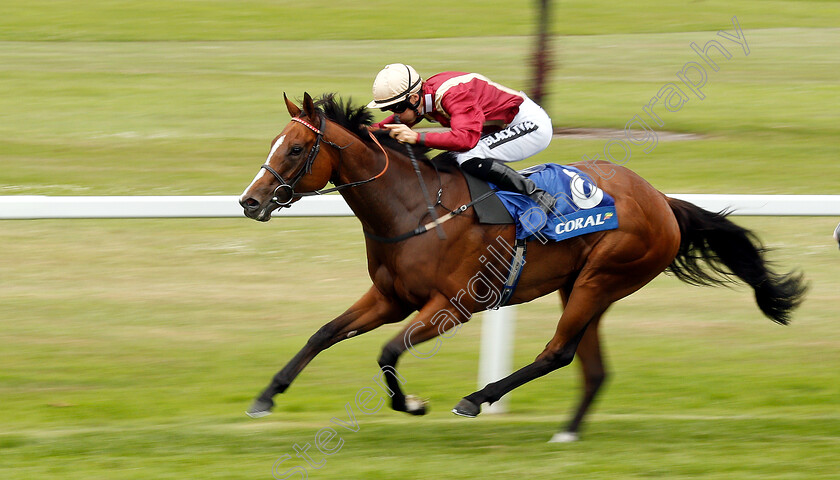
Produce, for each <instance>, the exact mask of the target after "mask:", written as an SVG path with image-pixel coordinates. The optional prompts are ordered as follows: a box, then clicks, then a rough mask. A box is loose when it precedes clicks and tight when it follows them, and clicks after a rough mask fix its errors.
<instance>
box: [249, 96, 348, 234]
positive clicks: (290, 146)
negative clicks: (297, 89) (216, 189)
mask: <svg viewBox="0 0 840 480" xmlns="http://www.w3.org/2000/svg"><path fill="white" fill-rule="evenodd" d="M283 99H284V100H285V101H286V107H287V108H288V109H289V115H291V116H292V121H290V122H289V124H288V125H286V127H285V128H284V129H283V131H282V132H280V135H278V136H277V137H275V138H274V141H272V142H271V148H270V150H269V153H268V158H267V159H266V161H265V164H263V166H262V167H260V171H259V172H258V173H257V176H256V177H254V180H253V181H252V182H251V184H250V185H248V188H246V189H245V191H244V192H243V193H242V196H240V197H239V204H240V205H242V208H243V209H245V215H246V216H247V217H249V218H253V219H255V220H259V221H261V222H266V221H268V220H269V219H271V212H273V211H274V210H276V209H278V208H282V207H288V206H289V205H291V204H292V203H294V202H296V201H297V200H299V199H300V197H301V195H300V193H299V192H313V191H316V190H318V189H321V188H323V187H324V186H325V185H326V184H327V182H328V181H329V180H330V176H331V175H332V162H331V160H330V159H331V158H332V156H334V155H335V152H327V150H330V148H329V147H328V148H326V149H322V148H321V147H322V146H325V145H332V146H334V144H332V143H331V142H329V141H327V140H325V139H324V133H323V130H324V125H325V123H326V120H325V119H324V116H323V114H322V113H321V112H320V111H319V110H318V109H317V108H316V107H315V104H314V102H313V101H312V97H310V96H309V94H308V93H305V94H304V96H303V105H302V108H299V107H298V106H297V105H295V104H294V103H292V102H291V101H290V100H289V99H288V98H286V94H285V93H284V94H283ZM319 153H320V155H319Z"/></svg>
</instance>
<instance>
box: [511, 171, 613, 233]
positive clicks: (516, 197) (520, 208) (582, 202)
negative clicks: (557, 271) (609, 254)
mask: <svg viewBox="0 0 840 480" xmlns="http://www.w3.org/2000/svg"><path fill="white" fill-rule="evenodd" d="M520 173H522V174H523V175H526V176H528V177H529V178H530V179H531V180H533V181H534V183H536V184H537V187H539V188H541V189H543V190H545V191H546V192H548V193H550V194H551V195H553V196H554V198H556V199H557V204H556V205H555V214H554V215H546V214H545V213H544V212H543V211H542V210H541V209H540V208H539V207H538V206H537V204H536V203H535V202H534V201H533V200H531V199H530V198H528V197H527V196H525V195H522V194H519V193H513V192H506V191H502V190H500V191H498V192H496V195H497V196H498V197H499V199H500V200H501V201H502V204H504V206H505V208H507V210H508V211H509V212H510V215H511V216H512V217H513V219H514V223H516V238H519V239H522V238H528V239H530V237H535V238H536V239H541V240H543V241H545V239H550V240H554V241H557V242H559V241H560V240H565V239H567V238H572V237H576V236H578V235H583V234H586V233H592V232H599V231H602V230H613V229H616V228H618V215H616V211H615V201H614V200H613V198H612V197H610V196H609V195H607V194H606V192H604V191H603V190H601V189H600V188H598V185H597V184H596V183H595V182H593V181H592V180H591V179H590V178H589V176H588V175H587V174H586V173H583V172H582V171H580V170H578V169H577V168H575V167H569V166H566V165H557V164H554V163H546V164H542V165H536V166H534V167H531V168H528V169H526V170H522V171H521V172H520ZM494 188H495V186H494Z"/></svg>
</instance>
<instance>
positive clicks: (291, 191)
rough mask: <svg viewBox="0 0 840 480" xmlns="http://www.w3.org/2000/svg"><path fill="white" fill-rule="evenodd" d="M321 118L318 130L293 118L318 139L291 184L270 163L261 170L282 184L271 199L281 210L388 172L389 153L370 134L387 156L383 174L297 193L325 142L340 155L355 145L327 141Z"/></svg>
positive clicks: (299, 119) (323, 118)
mask: <svg viewBox="0 0 840 480" xmlns="http://www.w3.org/2000/svg"><path fill="white" fill-rule="evenodd" d="M320 117H321V128H316V127H315V126H314V125H312V124H311V123H309V122H307V121H306V120H303V119H301V118H298V117H293V118H292V121H293V122H298V123H300V124H301V125H303V126H304V127H306V128H308V129H310V130H312V131H313V132H315V135H316V137H315V145H313V146H312V149H311V150H309V156H307V157H306V162H304V164H303V167H302V168H301V169H300V170H298V172H297V173H296V174H295V176H294V177H293V178H292V181H291V182H287V181H286V180H285V179H283V177H282V176H281V175H280V174H279V173H277V170H274V169H273V168H271V166H270V165H269V164H268V163H266V164H265V165H263V166H262V167H260V168H264V169H266V171H268V173H270V174H272V175H274V178H276V179H277V181H278V182H280V185H278V186H277V187H276V188H275V189H274V193H273V194H272V197H271V202H273V203H276V204H277V205H278V206H279V207H280V208H284V207H289V206H290V205H291V203H292V201H293V200H294V199H295V198H300V197H309V196H313V195H324V194H326V193H332V192H337V191H339V190H343V189H345V188H350V187H357V186H359V185H363V184H365V183H368V182H372V181H374V180H376V179H377V178H379V177H381V176H382V175H383V174H384V173H385V172H386V171H387V170H388V165H389V160H388V152H386V151H385V149H384V148H382V145H380V144H379V141H378V140H377V139H376V137H374V136H373V134H372V133H370V132H368V133H369V135H370V137H371V138H372V139H373V141H374V142H375V143H376V144H377V145H378V146H379V148H380V149H382V152H383V153H384V154H385V168H383V169H382V171H381V172H379V173H378V174H376V175H375V176H373V177H371V178H368V179H367V180H361V181H358V182H352V183H345V184H343V185H338V186H336V187H335V188H328V189H325V190H316V191H314V192H302V193H296V192H295V187H296V186H297V184H298V182H300V180H301V179H302V178H303V177H304V175H306V174H308V173H311V172H312V165H313V164H314V163H315V158H316V157H317V156H318V153H319V152H320V150H321V142H324V143H326V144H327V145H329V146H331V147H333V148H335V149H336V150H338V151H339V154H340V153H341V151H342V150H344V149H345V148H347V147H349V146H350V145H352V144H353V143H352V142H351V143H349V144H347V145H345V146H343V147H342V146H340V145H337V144H335V143H333V142H331V141H329V140H327V139H326V138H324V127H326V125H327V120H326V118H325V117H324V115H323V114H321V115H320ZM270 160H271V159H270V158H269V161H270ZM333 183H335V182H333ZM284 190H285V191H286V193H287V194H288V200H283V201H281V200H280V193H282V192H283V191H284Z"/></svg>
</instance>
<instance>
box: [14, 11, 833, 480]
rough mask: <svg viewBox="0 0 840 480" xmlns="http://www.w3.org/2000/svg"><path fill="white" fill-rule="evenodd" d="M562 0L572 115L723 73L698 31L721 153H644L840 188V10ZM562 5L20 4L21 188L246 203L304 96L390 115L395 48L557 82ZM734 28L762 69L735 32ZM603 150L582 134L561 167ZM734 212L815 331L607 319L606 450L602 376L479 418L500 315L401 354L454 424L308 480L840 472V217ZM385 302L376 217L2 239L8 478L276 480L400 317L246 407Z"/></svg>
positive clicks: (694, 319) (626, 116)
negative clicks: (297, 362) (470, 415)
mask: <svg viewBox="0 0 840 480" xmlns="http://www.w3.org/2000/svg"><path fill="white" fill-rule="evenodd" d="M555 3H556V4H555V5H554V9H555V10H554V15H555V17H554V22H553V31H554V32H555V33H556V34H557V36H556V37H555V39H554V45H555V51H554V57H553V62H554V64H555V68H556V69H555V71H554V72H553V75H552V77H551V83H550V85H549V97H548V100H547V102H545V103H546V106H547V108H548V110H549V111H550V113H551V115H552V118H553V119H554V122H555V125H556V126H566V127H607V128H622V127H623V126H624V124H625V123H626V122H627V121H628V120H630V119H631V118H632V117H633V116H634V115H636V114H640V113H641V107H642V106H644V105H645V104H647V102H648V100H649V99H650V97H652V96H653V95H655V94H656V92H657V91H658V89H659V88H660V87H661V86H662V85H664V84H665V83H667V82H674V81H676V77H675V75H674V74H675V73H676V72H677V71H678V70H679V69H680V68H681V67H682V66H683V65H684V64H685V63H686V62H689V61H696V59H697V57H696V55H695V54H694V53H693V52H692V51H691V49H690V48H689V42H695V43H698V44H700V45H701V46H702V45H703V44H705V42H707V41H709V40H712V39H718V40H720V41H721V43H722V44H724V45H725V46H727V47H729V46H732V47H733V48H732V49H730V52H731V53H732V54H733V57H732V58H731V59H729V60H721V61H720V62H719V63H720V65H721V70H720V71H719V72H709V78H708V83H707V86H706V88H705V89H704V92H705V93H706V99H705V100H703V101H702V102H700V101H698V100H697V99H696V98H692V99H691V100H690V101H689V102H688V103H687V104H686V105H685V106H684V107H683V109H682V110H681V111H679V112H676V113H667V114H664V115H663V119H664V120H665V122H666V125H665V126H664V127H662V128H663V129H665V130H669V131H676V132H685V133H693V134H697V135H699V136H700V139H695V140H689V141H678V142H677V141H664V140H662V141H660V143H659V145H658V146H657V147H656V149H655V150H654V151H653V152H651V153H650V154H647V155H645V154H642V153H641V150H634V152H633V157H632V159H631V160H630V162H628V164H627V166H629V167H631V168H633V169H634V170H636V171H637V172H639V173H640V174H642V175H643V176H645V177H646V178H647V179H648V180H649V181H650V182H651V183H653V184H654V185H655V186H657V187H658V188H660V189H661V190H663V191H669V192H682V193H818V194H837V193H840V192H838V190H840V189H838V186H840V180H838V179H840V167H838V163H837V153H838V151H839V150H840V148H838V147H840V131H838V129H839V127H838V124H840V122H838V121H840V108H838V107H840V86H838V84H837V78H838V73H840V57H838V55H837V51H838V49H839V48H840V28H838V27H840V20H838V19H840V6H839V5H838V4H837V3H836V2H819V1H814V2H795V1H775V2H759V1H745V2H739V3H737V4H733V3H732V2H722V1H703V2H653V1H644V2H634V3H632V4H626V5H616V4H613V3H612V2H604V1H601V0H599V1H594V2H592V1H590V2H583V1H569V2H555ZM533 6H534V2H525V1H509V2H497V1H491V2H487V1H483V2H478V1H466V2H458V3H457V4H453V3H452V2H440V1H430V2H424V5H423V6H422V8H417V6H416V5H415V6H412V7H411V8H407V7H405V6H396V5H394V4H393V3H391V2H382V1H372V2H353V3H350V2H326V1H315V2H307V3H299V2H268V1H263V2H258V1H249V2H231V1H201V2H199V1H169V2H156V1H148V2H140V1H122V2H93V1H80V2H79V1H77V2H69V1H67V2H66V1H52V2H45V1H35V2H31V1H30V2H20V1H9V2H5V3H4V5H3V8H2V10H3V12H2V13H3V15H0V92H2V93H0V166H2V168H0V194H3V195H12V194H39V195H141V194H148V195H174V194H195V195H211V194H225V195H231V194H238V193H239V192H240V191H241V190H242V189H243V188H244V187H245V185H247V184H248V182H249V181H250V180H251V178H252V177H253V175H254V173H255V171H256V169H257V168H258V166H259V164H260V163H261V162H262V160H263V159H264V158H265V154H266V151H267V149H268V143H269V141H270V140H271V139H272V138H273V137H274V136H275V135H276V134H277V132H278V131H279V130H280V129H282V127H283V125H285V123H286V122H287V121H288V114H287V113H286V111H285V110H286V109H285V106H284V105H283V103H282V93H283V92H284V91H285V92H288V93H289V94H290V96H293V97H294V96H300V95H302V93H303V91H309V92H310V93H313V94H318V93H321V92H326V91H337V92H339V93H340V94H342V95H343V96H350V97H352V98H354V99H356V101H357V102H358V103H361V102H366V101H367V99H368V96H369V95H370V93H369V92H370V82H371V81H372V78H373V76H374V75H375V74H376V72H377V71H378V70H379V68H381V67H382V66H383V65H385V64H387V63H392V62H396V61H401V62H407V63H412V64H413V65H414V66H415V67H417V68H418V70H419V71H420V72H421V74H425V75H428V74H430V73H434V72H437V71H442V70H447V69H459V70H465V71H478V72H482V73H484V74H486V75H488V76H490V77H491V78H493V79H494V80H497V81H499V82H501V83H504V84H507V85H509V86H511V87H514V88H521V89H527V88H528V87H529V85H530V80H529V75H530V72H531V69H530V65H529V56H530V54H531V48H532V46H533V43H534V42H533V39H532V38H531V37H530V36H529V35H530V34H531V33H532V30H533V21H534V15H535V12H534V9H533ZM734 15H737V16H738V19H739V21H740V24H741V27H742V28H743V29H744V32H745V35H746V38H747V41H748V42H749V46H750V50H751V51H750V55H749V56H744V54H743V51H741V50H740V47H738V46H737V45H736V44H734V43H732V42H729V41H727V40H724V39H722V38H721V37H717V36H716V35H715V33H716V32H717V31H718V30H721V29H723V30H728V31H731V30H732V26H731V23H730V19H731V17H732V16H734ZM476 19H480V21H476ZM604 143H605V140H604V139H591V140H576V139H562V138H561V139H556V140H555V141H554V142H553V143H552V147H550V149H549V150H547V151H546V152H543V153H542V154H541V155H539V156H538V157H537V158H535V159H532V160H531V163H536V162H542V161H556V162H563V163H568V162H572V161H576V160H578V159H580V157H581V156H582V155H589V156H593V155H595V154H599V153H601V152H602V150H603V145H604ZM525 164H527V162H523V166H524V165H525ZM736 221H737V222H738V223H739V224H742V225H745V226H747V227H749V228H754V229H755V230H756V231H757V233H758V234H759V235H760V236H761V237H762V238H763V239H764V240H765V242H766V243H767V244H768V245H769V246H770V247H772V248H774V251H773V252H772V253H771V258H772V259H773V260H774V261H776V262H778V266H779V268H780V269H784V270H787V269H790V268H793V267H801V268H802V269H803V270H804V272H805V274H806V275H807V277H808V279H809V280H810V281H811V284H812V290H811V292H810V294H809V297H808V299H807V301H806V303H805V304H804V305H803V307H802V309H801V310H800V311H799V312H798V313H797V315H796V316H795V319H794V324H793V325H792V326H790V327H786V328H782V327H777V326H775V325H773V324H772V323H771V322H770V321H769V320H766V319H764V318H762V317H761V316H760V313H759V311H758V309H757V308H756V307H755V305H754V302H753V301H752V298H751V295H750V293H749V292H748V291H747V290H745V289H744V288H740V287H739V288H735V289H732V290H727V289H709V288H706V289H701V288H693V287H689V286H686V285H683V284H681V283H679V282H677V281H676V280H674V279H673V278H670V277H661V278H658V279H657V280H655V281H654V282H653V283H652V284H651V285H650V286H648V287H646V288H645V289H643V290H642V291H640V292H639V293H637V294H635V295H633V296H632V297H630V298H628V299H626V300H624V301H622V302H621V303H619V304H618V305H616V306H615V307H614V308H613V309H612V310H611V312H610V314H609V315H608V317H607V319H606V320H605V325H604V329H603V330H604V335H605V343H606V348H607V355H608V361H609V364H610V366H611V369H612V371H613V372H614V376H613V378H612V379H611V380H610V382H609V384H608V385H607V387H606V391H605V393H604V396H603V398H602V401H600V402H599V403H598V404H597V405H596V410H595V413H594V415H592V417H590V422H589V424H588V425H587V427H586V430H585V432H584V435H585V441H583V442H581V443H578V444H574V445H547V444H545V443H543V442H545V440H547V439H548V438H549V437H550V435H551V434H552V433H553V432H554V430H555V429H556V428H557V427H558V425H560V424H561V423H562V422H565V421H566V415H567V413H568V411H569V410H570V409H571V406H572V403H573V402H574V401H575V400H576V398H577V395H578V389H579V387H578V379H577V371H576V368H577V367H576V366H575V365H573V366H572V367H571V368H567V369H563V370H561V371H558V372H555V373H554V374H552V375H550V376H548V377H546V378H543V379H540V380H537V381H535V382H532V383H530V384H528V385H525V386H523V387H522V388H520V389H518V390H517V391H516V392H514V393H513V394H512V395H511V413H510V414H508V415H505V416H501V417H491V416H486V415H485V416H482V417H479V418H478V419H477V420H475V421H468V420H465V419H461V418H453V417H452V416H451V414H450V413H449V408H450V407H451V406H452V405H453V404H454V403H456V402H457V400H458V399H459V398H460V397H461V396H463V395H465V394H467V393H470V392H472V391H473V390H474V389H475V387H476V385H475V378H476V367H477V357H478V343H479V340H480V339H479V332H480V328H479V327H480V325H478V323H479V320H478V319H477V320H476V321H474V323H473V324H468V325H467V326H465V327H464V328H463V329H461V331H460V332H459V333H458V335H457V336H456V337H455V338H452V339H449V340H447V341H446V342H445V344H444V346H443V348H442V350H441V352H440V353H439V354H438V355H436V356H435V357H434V358H432V359H429V360H425V361H420V360H417V359H413V358H409V357H406V358H405V359H404V360H403V362H402V363H401V373H402V374H403V376H404V377H405V378H406V379H407V381H408V384H409V386H408V389H407V390H408V391H409V392H410V393H416V394H419V395H421V396H424V397H428V398H430V399H431V402H432V413H431V414H430V415H429V416H427V417H424V418H413V417H407V416H404V415H402V414H399V415H398V414H396V413H392V412H390V411H388V410H383V411H381V412H379V413H377V414H376V415H374V416H370V417H361V416H359V417H357V419H358V420H359V424H360V430H359V431H358V432H356V433H349V432H348V433H344V432H342V437H343V438H344V440H345V442H346V444H345V446H344V447H343V448H342V450H341V451H340V452H339V453H338V454H336V455H334V456H332V457H329V458H328V460H327V463H326V465H325V466H324V467H323V468H321V469H320V470H313V469H310V471H309V474H310V477H311V478H341V479H346V478H383V479H384V478H395V477H402V478H409V479H413V478H465V479H466V478H475V477H476V476H489V475H496V476H500V477H502V478H509V477H512V476H522V475H528V476H530V477H531V478H554V477H556V476H558V475H564V476H566V477H569V478H587V479H589V478H609V479H615V478H651V477H663V478H712V479H714V478H720V479H724V478H725V479H731V478H738V479H752V478H755V479H758V478H761V479H768V478H779V479H781V478H784V479H790V478H801V479H811V478H836V472H837V471H840V461H839V460H838V457H837V452H838V450H840V415H838V406H840V401H839V400H838V398H840V373H838V371H837V365H838V364H840V348H838V347H840V334H838V327H837V325H836V317H837V312H838V309H839V307H840V300H838V293H840V282H838V279H837V275H836V265H837V254H838V252H837V251H836V245H834V244H833V243H832V241H831V239H830V233H831V230H832V229H833V227H834V225H836V221H837V219H833V218H737V219H736ZM368 285H369V280H368V278H367V273H366V269H365V263H364V251H363V240H362V236H361V232H360V229H359V226H358V222H357V221H356V220H355V219H276V220H275V221H273V222H271V223H269V224H266V225H263V224H257V223H256V222H253V221H250V220H246V219H244V218H243V219H241V220H236V219H227V220H68V221H58V220H56V221H3V222H0V345H2V347H0V367H2V368H0V477H2V478H4V479H5V478H10V479H12V478H21V479H22V478H33V477H36V476H45V475H54V476H61V477H64V478H85V479H89V478H109V479H111V478H113V479H123V478H125V479H128V478H164V479H165V478H172V479H175V478H178V479H180V478H271V474H272V471H271V468H272V465H273V464H274V462H275V461H276V460H277V459H278V458H279V457H280V456H281V455H283V454H291V455H292V456H294V454H295V452H294V450H293V449H292V446H293V445H294V444H295V443H297V444H300V445H302V444H304V443H306V442H309V443H312V442H313V436H314V434H315V432H317V431H318V430H319V429H320V428H322V427H325V426H329V425H331V424H330V422H329V419H330V418H331V417H333V416H339V417H344V416H345V415H346V414H345V413H344V408H343V407H344V404H345V403H347V402H350V401H352V399H353V396H354V395H355V392H356V391H357V390H358V389H359V388H361V387H363V386H368V385H369V384H370V383H371V380H370V379H371V377H372V376H373V375H374V373H375V372H376V362H375V359H376V357H377V355H378V351H379V348H380V346H381V345H382V344H383V343H384V342H385V341H387V340H388V339H389V338H390V337H391V336H392V335H394V334H396V332H397V331H398V328H399V326H391V327H383V328H382V329H380V330H379V331H375V332H372V333H370V334H367V335H365V336H363V337H360V338H357V339H354V340H353V341H350V342H344V343H342V344H339V345H337V346H336V347H334V348H333V349H331V350H329V351H328V352H325V353H324V354H322V355H321V356H320V357H318V358H317V359H316V360H315V361H314V362H313V363H312V364H311V365H310V366H309V368H308V369H307V370H306V371H305V372H304V373H303V374H302V375H301V377H300V378H299V379H298V380H297V381H296V383H295V384H294V385H293V386H292V388H291V389H290V390H289V392H288V393H287V394H286V395H284V396H282V397H281V398H279V399H278V400H279V401H278V407H277V410H276V414H275V415H273V416H272V417H268V418H266V419H263V420H260V421H252V420H249V419H247V418H245V417H244V415H243V413H242V412H243V411H244V409H245V408H246V407H247V405H248V403H249V401H250V399H251V398H252V397H253V396H254V395H255V394H256V393H257V392H258V391H259V389H261V388H262V387H263V386H264V384H265V383H266V382H267V381H268V379H269V378H270V376H271V375H272V374H273V373H274V372H275V371H276V369H277V368H278V367H279V366H281V365H282V364H283V363H285V361H286V360H288V359H289V358H290V357H291V356H292V355H293V354H294V353H295V352H296V351H297V349H298V348H299V347H300V346H302V344H303V343H304V342H305V340H306V338H308V336H309V335H310V334H311V333H312V332H314V331H315V330H316V329H317V328H318V327H319V326H320V325H321V324H322V323H324V322H326V321H327V320H329V319H331V318H333V317H334V316H335V315H337V314H339V313H340V312H342V311H343V310H344V309H345V308H346V306H347V305H349V304H350V303H351V302H352V301H353V300H355V298H357V297H358V296H359V295H360V294H361V293H362V292H363V291H365V290H366V288H367V286H368ZM557 304H558V301H557V299H556V298H553V297H546V298H543V299H540V300H537V301H535V302H532V303H531V304H528V305H525V306H523V307H522V308H520V309H519V311H518V315H519V318H518V323H517V325H518V329H517V338H516V346H515V350H516V359H515V364H516V365H522V364H524V363H527V362H529V361H531V359H532V358H533V357H534V355H536V354H537V353H539V351H541V349H542V347H543V345H544V343H545V341H547V339H548V338H550V335H551V332H552V331H553V329H554V325H555V322H556V319H557V318H558V316H559V310H558V305H557ZM357 415H358V413H357ZM313 452H314V450H313ZM317 455H318V454H317V452H315V453H313V456H317ZM317 458H320V457H316V459H317ZM295 460H296V461H297V459H295ZM291 463H294V462H292V461H289V462H287V463H286V464H287V465H288V464H291ZM297 463H298V464H300V463H302V461H297Z"/></svg>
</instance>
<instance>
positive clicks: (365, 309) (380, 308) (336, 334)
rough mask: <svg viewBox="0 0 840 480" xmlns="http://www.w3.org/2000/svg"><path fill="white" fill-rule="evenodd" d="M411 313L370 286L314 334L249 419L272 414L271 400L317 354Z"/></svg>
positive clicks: (251, 410)
mask: <svg viewBox="0 0 840 480" xmlns="http://www.w3.org/2000/svg"><path fill="white" fill-rule="evenodd" d="M408 313H409V310H408V309H407V308H405V307H404V306H402V305H400V304H398V303H396V302H395V301H394V300H392V299H389V298H387V297H385V296H383V295H382V294H381V293H380V292H379V290H378V289H377V288H376V287H371V288H370V290H368V291H367V293H365V295H364V296H362V298H360V299H359V300H358V301H357V302H356V303H355V304H353V306H352V307H350V308H349V309H348V310H347V311H346V312H344V313H342V314H341V315H339V316H338V317H336V318H335V319H334V320H332V321H330V322H329V323H327V324H326V325H324V326H323V327H321V328H320V329H318V331H317V332H315V334H314V335H312V337H310V338H309V341H307V342H306V345H305V346H304V347H303V348H302V349H301V350H300V351H299V352H298V353H297V355H295V356H294V357H293V358H292V359H291V360H290V361H289V363H287V364H286V366H285V367H283V369H282V370H280V371H279V372H277V374H276V375H274V378H272V380H271V383H270V384H269V385H268V387H267V388H266V389H265V390H263V392H262V393H261V394H260V396H259V397H257V399H256V400H254V403H253V404H252V405H251V407H250V408H249V409H248V412H247V414H248V416H250V417H253V418H257V417H264V416H266V415H268V414H269V413H271V408H272V407H273V406H274V401H273V400H272V398H273V397H274V396H275V395H277V394H278V393H283V392H284V391H286V389H287V388H288V387H289V385H290V384H291V383H292V381H293V380H294V379H295V377H297V376H298V374H299V373H300V372H301V371H302V370H303V369H304V367H306V365H308V364H309V362H310V361H312V359H313V358H315V356H316V355H318V354H319V353H320V352H322V351H324V350H326V349H327V348H329V347H331V346H332V345H334V344H336V343H338V342H340V341H341V340H344V339H347V338H350V337H354V336H356V335H361V334H363V333H365V332H369V331H371V330H373V329H374V328H377V327H379V326H381V325H383V324H385V323H393V322H399V321H400V320H402V319H404V318H405V317H406V316H407V315H408Z"/></svg>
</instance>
